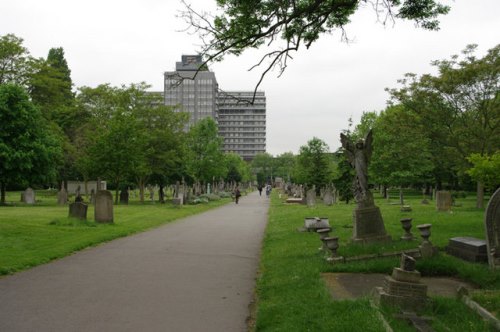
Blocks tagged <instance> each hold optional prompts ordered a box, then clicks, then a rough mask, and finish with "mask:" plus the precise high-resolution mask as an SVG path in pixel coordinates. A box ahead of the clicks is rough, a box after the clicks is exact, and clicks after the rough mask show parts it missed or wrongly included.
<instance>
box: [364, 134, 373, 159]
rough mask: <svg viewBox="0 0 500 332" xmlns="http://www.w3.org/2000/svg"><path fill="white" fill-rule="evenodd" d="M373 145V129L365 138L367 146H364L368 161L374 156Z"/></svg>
mask: <svg viewBox="0 0 500 332" xmlns="http://www.w3.org/2000/svg"><path fill="white" fill-rule="evenodd" d="M372 143H373V131H372V129H370V131H369V132H368V133H367V134H366V136H365V144H364V148H365V154H366V158H367V160H370V157H371V156H372V151H373V148H372Z"/></svg>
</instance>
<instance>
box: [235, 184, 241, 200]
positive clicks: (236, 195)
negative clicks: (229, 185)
mask: <svg viewBox="0 0 500 332" xmlns="http://www.w3.org/2000/svg"><path fill="white" fill-rule="evenodd" d="M240 197H241V192H240V188H239V187H236V189H234V201H235V202H236V204H238V200H239V199H240Z"/></svg>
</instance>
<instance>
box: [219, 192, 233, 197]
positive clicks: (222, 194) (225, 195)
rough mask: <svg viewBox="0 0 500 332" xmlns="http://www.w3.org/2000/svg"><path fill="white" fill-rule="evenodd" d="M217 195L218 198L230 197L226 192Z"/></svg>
mask: <svg viewBox="0 0 500 332" xmlns="http://www.w3.org/2000/svg"><path fill="white" fill-rule="evenodd" d="M218 195H219V197H220V198H230V197H232V194H231V193H230V192H227V191H220V192H219V194H218Z"/></svg>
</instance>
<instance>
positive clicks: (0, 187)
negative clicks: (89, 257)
mask: <svg viewBox="0 0 500 332" xmlns="http://www.w3.org/2000/svg"><path fill="white" fill-rule="evenodd" d="M5 187H7V186H6V185H5V183H3V182H0V191H1V194H0V196H1V198H0V203H1V204H5V191H6V188H5Z"/></svg>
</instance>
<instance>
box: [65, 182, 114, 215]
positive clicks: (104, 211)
mask: <svg viewBox="0 0 500 332" xmlns="http://www.w3.org/2000/svg"><path fill="white" fill-rule="evenodd" d="M87 209H88V205H87V204H85V203H83V202H74V203H71V204H70V205H69V217H72V218H78V219H81V220H86V219H87ZM94 220H95V221H96V222H98V223H112V222H113V195H112V194H111V192H109V191H107V190H98V191H97V193H96V195H95V207H94Z"/></svg>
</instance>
